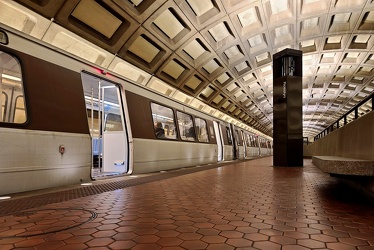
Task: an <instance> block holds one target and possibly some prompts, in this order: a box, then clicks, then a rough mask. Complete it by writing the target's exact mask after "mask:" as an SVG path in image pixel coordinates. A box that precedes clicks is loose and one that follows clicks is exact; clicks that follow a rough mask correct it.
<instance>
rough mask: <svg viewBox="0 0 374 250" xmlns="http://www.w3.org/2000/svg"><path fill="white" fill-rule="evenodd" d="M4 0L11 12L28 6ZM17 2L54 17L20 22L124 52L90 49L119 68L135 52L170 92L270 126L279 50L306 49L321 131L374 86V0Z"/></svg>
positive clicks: (138, 62)
mask: <svg viewBox="0 0 374 250" xmlns="http://www.w3.org/2000/svg"><path fill="white" fill-rule="evenodd" d="M0 2H2V5H3V7H2V9H3V10H2V11H1V10H0V12H3V13H6V11H8V9H9V8H15V9H17V8H21V7H17V6H16V5H14V3H12V1H8V0H1V1H0ZM16 2H18V3H19V4H21V5H22V6H24V7H25V8H27V9H29V10H32V11H33V12H36V13H38V14H40V15H41V16H42V17H43V18H45V20H50V22H49V23H46V22H45V21H40V22H39V24H37V25H39V26H40V27H41V26H43V25H44V26H45V31H40V32H39V33H41V34H36V33H37V31H33V28H32V27H30V26H32V25H30V24H29V23H30V22H31V21H32V22H33V23H34V26H35V25H36V24H35V23H38V22H37V21H38V20H39V19H40V17H38V16H37V17H35V16H33V17H32V18H31V17H30V15H31V14H30V13H26V14H25V15H26V18H24V17H22V16H21V15H18V17H14V18H15V19H17V20H18V19H19V18H21V19H22V18H23V19H22V20H19V22H23V25H21V26H20V27H21V28H19V29H21V30H22V31H24V32H25V33H29V34H31V35H33V36H35V37H37V36H40V39H42V40H44V41H47V42H49V43H52V44H54V45H56V46H59V47H64V46H65V47H66V48H65V49H66V50H69V48H72V47H74V46H76V47H75V49H71V51H70V52H72V53H77V54H79V53H83V54H84V53H85V52H84V50H85V46H84V45H81V46H80V47H79V46H77V44H75V45H74V46H73V44H72V43H71V42H68V41H64V39H66V37H67V36H71V35H66V34H65V33H66V32H65V33H64V32H62V33H64V34H65V35H64V34H62V33H61V32H60V33H59V32H57V31H54V35H50V33H53V32H52V31H49V30H53V29H54V30H59V29H60V27H61V26H62V27H63V28H65V29H67V30H69V31H71V32H72V33H73V34H76V35H78V36H79V37H82V38H84V39H85V40H87V41H89V42H91V43H93V44H95V45H97V46H98V47H100V48H102V49H103V51H107V52H109V53H110V54H111V55H114V58H113V57H109V59H108V58H106V54H105V53H104V52H100V51H99V52H97V53H96V54H97V55H96V54H95V53H93V52H92V51H91V52H89V51H88V49H87V52H86V54H87V55H86V56H83V57H85V58H86V59H87V58H88V59H87V60H91V61H94V62H95V63H96V64H98V65H101V66H102V67H103V68H105V67H106V66H108V65H111V66H108V69H110V70H113V71H114V72H119V73H121V65H120V64H116V65H114V62H116V61H118V59H121V60H124V61H126V62H129V63H131V64H132V65H135V66H136V68H134V72H135V71H136V69H141V70H142V72H143V71H145V72H147V73H149V74H150V75H152V76H155V77H156V78H157V79H158V80H157V81H155V82H154V83H153V84H152V85H151V86H150V87H151V88H153V89H155V90H157V91H159V92H161V93H163V94H165V95H172V94H173V93H174V94H175V93H176V92H175V91H178V92H177V93H179V95H181V96H183V98H182V97H181V99H182V100H181V101H184V102H185V103H187V104H189V105H191V106H194V107H196V108H200V109H208V110H209V108H208V106H206V104H208V105H209V107H211V108H213V109H214V110H219V111H221V112H222V113H225V114H227V115H229V116H231V117H234V118H235V119H237V120H239V121H241V122H242V123H244V124H247V125H249V126H251V127H254V128H255V129H257V130H258V131H261V132H263V133H264V134H266V135H269V136H272V126H273V124H272V121H273V115H272V111H273V110H272V109H273V107H272V84H273V83H272V55H273V54H274V53H276V52H278V51H281V50H283V49H285V48H293V49H299V50H302V51H303V126H304V136H305V137H313V136H315V135H316V134H318V133H319V132H321V130H323V129H324V128H326V127H327V126H329V125H330V124H331V123H332V122H334V121H336V119H338V118H339V117H341V116H342V115H343V114H344V113H345V112H347V111H348V110H350V109H351V108H352V107H353V106H354V105H356V104H357V103H358V102H359V101H361V100H362V99H364V98H365V97H366V96H368V95H370V94H371V93H372V92H373V91H374V81H373V74H374V71H373V67H374V56H373V54H374V50H373V44H374V33H373V31H374V0H132V1H131V0H102V1H94V0H31V1H30V0H16ZM11 5H13V7H12V6H11ZM4 6H7V8H8V9H6V8H5V9H4ZM9 6H11V7H9ZM24 7H22V8H24ZM22 11H23V10H22ZM7 15H8V16H9V15H11V14H10V13H8V14H7ZM0 18H1V17H0ZM8 19H9V18H8ZM8 19H7V20H6V21H4V17H3V20H1V19H0V22H8V23H9V22H10V21H9V20H8ZM31 19H32V20H31ZM25 20H26V21H25ZM30 20H31V21H30ZM35 20H36V21H35ZM11 25H12V26H16V25H15V24H11ZM17 25H18V24H17ZM40 27H39V28H38V29H40ZM38 29H36V30H38ZM47 31H48V32H47ZM64 36H65V38H64ZM69 43H70V44H69ZM74 51H75V52H74ZM82 51H83V52H82ZM96 51H98V50H96ZM107 61H108V62H107ZM113 65H114V66H113ZM139 79H140V80H139ZM139 79H138V80H139V81H141V76H140V77H139ZM185 96H188V97H194V98H188V97H185ZM176 99H178V98H176ZM192 99H193V100H194V102H192V101H191V100H192ZM202 104H204V105H205V107H203V106H204V105H203V106H202ZM364 109H365V108H364ZM364 109H363V112H365V110H364Z"/></svg>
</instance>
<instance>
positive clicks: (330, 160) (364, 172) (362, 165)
mask: <svg viewBox="0 0 374 250" xmlns="http://www.w3.org/2000/svg"><path fill="white" fill-rule="evenodd" d="M312 163H313V164H314V165H315V166H316V167H318V168H319V169H321V170H322V171H324V172H326V173H330V174H339V175H357V176H374V161H370V160H361V159H353V158H344V157H338V156H313V157H312Z"/></svg>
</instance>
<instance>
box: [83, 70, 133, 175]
mask: <svg viewBox="0 0 374 250" xmlns="http://www.w3.org/2000/svg"><path fill="white" fill-rule="evenodd" d="M81 77H82V86H83V90H84V92H85V97H84V98H85V101H86V107H87V110H88V109H89V108H91V110H90V112H91V114H88V112H87V119H88V122H89V123H90V136H91V143H92V171H91V177H92V178H94V179H96V178H100V177H106V176H113V175H118V174H126V173H128V172H129V170H130V157H131V156H130V150H129V148H130V145H129V135H128V131H127V126H126V122H125V119H126V118H125V115H126V114H125V112H124V109H123V105H124V101H123V98H122V93H121V92H122V91H121V85H120V84H118V83H116V82H112V81H110V80H108V79H105V78H102V77H100V76H97V75H93V74H91V73H88V72H85V71H82V72H81ZM89 81H91V93H90V95H91V96H86V94H87V92H88V91H87V90H85V87H86V85H89V83H88V82H89ZM96 82H97V86H93V85H94V84H95V83H96ZM94 87H97V89H95V91H96V90H97V93H94ZM86 88H87V87H86ZM113 90H114V91H113ZM108 91H111V92H112V93H111V97H112V98H114V100H115V101H117V103H115V102H113V101H111V100H107V96H109V95H108ZM89 105H91V106H89ZM94 109H97V110H96V112H97V118H98V119H97V120H98V121H97V123H98V124H97V126H98V138H95V137H97V136H95V135H94V132H93V131H94ZM114 110H116V111H114ZM114 112H117V113H119V114H114ZM89 115H91V117H89ZM111 115H114V116H111ZM115 116H117V121H114V120H112V121H110V119H109V118H110V117H115ZM118 116H120V119H118ZM90 119H91V120H90ZM112 119H114V118H112ZM110 122H112V124H111V123H110ZM116 124H119V125H120V126H119V128H120V129H118V130H117V129H113V130H110V128H113V127H116ZM108 128H109V129H108ZM122 135H123V136H122ZM96 151H97V152H96ZM95 154H98V155H97V157H98V166H97V168H98V169H97V168H96V166H95V165H94V157H95Z"/></svg>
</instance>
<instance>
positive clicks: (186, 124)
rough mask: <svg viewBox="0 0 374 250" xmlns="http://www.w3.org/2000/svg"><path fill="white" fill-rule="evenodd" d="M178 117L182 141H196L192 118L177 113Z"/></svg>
mask: <svg viewBox="0 0 374 250" xmlns="http://www.w3.org/2000/svg"><path fill="white" fill-rule="evenodd" d="M177 117H178V126H179V132H180V135H181V139H182V140H185V141H195V140H196V133H195V128H194V126H193V122H192V116H191V115H188V114H185V113H182V112H179V111H177Z"/></svg>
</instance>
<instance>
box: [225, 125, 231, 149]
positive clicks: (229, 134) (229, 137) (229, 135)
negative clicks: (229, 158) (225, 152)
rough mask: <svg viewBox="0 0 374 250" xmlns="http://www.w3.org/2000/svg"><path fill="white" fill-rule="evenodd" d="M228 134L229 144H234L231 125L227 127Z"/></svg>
mask: <svg viewBox="0 0 374 250" xmlns="http://www.w3.org/2000/svg"><path fill="white" fill-rule="evenodd" d="M226 134H227V140H228V142H229V144H230V145H232V136H231V129H230V128H229V127H226Z"/></svg>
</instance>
